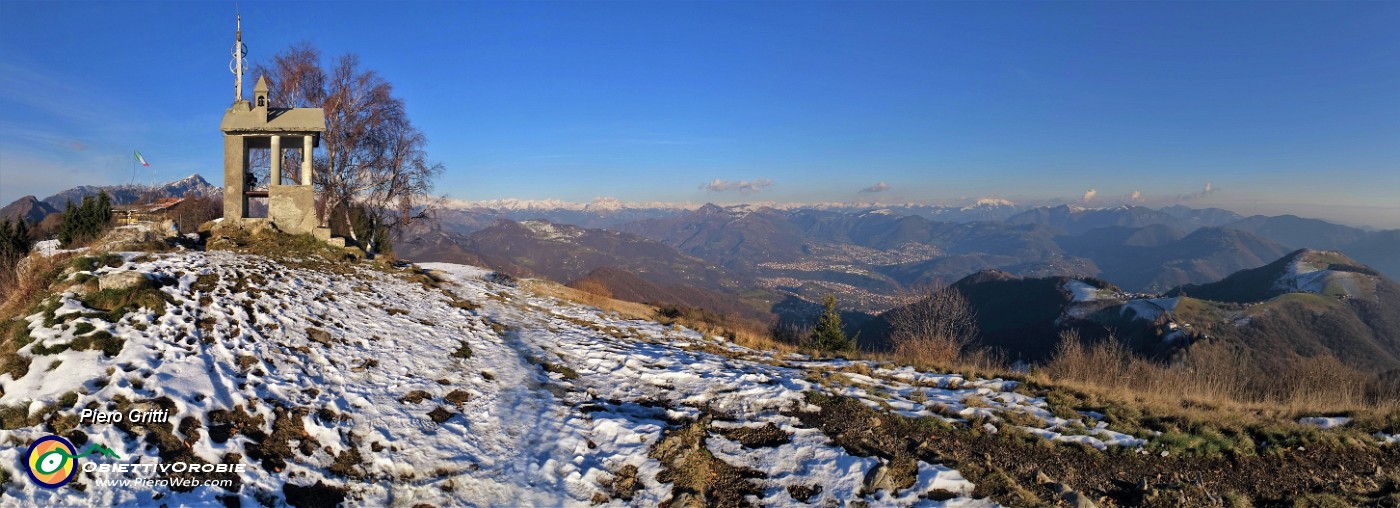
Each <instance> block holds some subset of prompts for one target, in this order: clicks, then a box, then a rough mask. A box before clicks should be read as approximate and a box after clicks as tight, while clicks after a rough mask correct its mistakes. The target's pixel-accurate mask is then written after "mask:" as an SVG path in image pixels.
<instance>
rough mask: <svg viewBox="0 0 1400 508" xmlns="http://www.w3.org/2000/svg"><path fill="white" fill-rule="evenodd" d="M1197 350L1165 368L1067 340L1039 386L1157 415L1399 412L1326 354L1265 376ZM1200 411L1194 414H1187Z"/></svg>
mask: <svg viewBox="0 0 1400 508" xmlns="http://www.w3.org/2000/svg"><path fill="white" fill-rule="evenodd" d="M1212 346H1216V345H1213V344H1198V345H1195V346H1193V347H1192V349H1191V351H1190V352H1189V353H1188V354H1187V355H1186V356H1185V358H1183V360H1182V361H1181V362H1180V363H1178V364H1175V365H1166V364H1162V363H1159V362H1155V361H1152V360H1148V359H1144V358H1142V357H1140V356H1136V355H1134V354H1132V352H1130V351H1129V350H1128V349H1127V347H1126V346H1124V345H1123V344H1122V343H1121V342H1119V341H1117V340H1115V339H1113V338H1112V337H1110V338H1109V340H1105V341H1100V342H1098V343H1095V344H1091V345H1086V344H1084V343H1083V341H1081V340H1080V339H1079V337H1078V335H1075V334H1072V333H1068V334H1065V335H1064V336H1063V337H1062V338H1061V340H1060V343H1059V345H1058V347H1057V349H1056V353H1055V355H1054V357H1053V358H1052V359H1051V360H1050V361H1049V362H1047V363H1046V364H1045V366H1044V367H1043V368H1042V369H1041V371H1040V373H1041V375H1039V376H1034V377H1035V378H1036V379H1038V380H1041V381H1047V382H1049V383H1052V384H1056V385H1063V386H1068V387H1072V388H1075V389H1079V390H1084V391H1089V392H1093V393H1096V394H1099V395H1102V396H1107V397H1109V398H1112V399H1117V400H1123V401H1131V402H1134V403H1137V404H1146V405H1148V406H1150V407H1153V408H1157V409H1165V408H1170V409H1173V410H1175V411H1181V410H1183V409H1191V408H1198V409H1206V410H1208V411H1211V412H1215V411H1219V410H1221V409H1228V410H1230V412H1235V413H1241V414H1248V415H1253V416H1255V417H1258V416H1264V417H1266V418H1274V419H1287V420H1292V419H1296V418H1297V417H1298V416H1302V415H1309V414H1341V413H1357V415H1358V416H1360V415H1362V414H1386V413H1389V412H1392V411H1396V410H1400V387H1397V386H1396V385H1395V383H1394V382H1393V381H1390V382H1388V381H1386V380H1384V379H1383V378H1382V377H1380V376H1378V375H1375V374H1369V373H1365V372H1361V371H1359V370H1356V369H1354V368H1352V367H1349V366H1347V365H1345V364H1343V363H1342V362H1340V361H1338V360H1337V359H1336V358H1334V357H1332V356H1330V355H1326V354H1323V355H1318V356H1314V357H1311V358H1303V359H1300V360H1296V361H1293V362H1291V364H1289V365H1288V366H1287V367H1285V368H1281V369H1271V370H1268V371H1266V370H1264V369H1261V368H1258V367H1255V366H1252V365H1251V364H1249V363H1248V362H1243V361H1240V360H1239V359H1237V358H1236V356H1235V355H1234V354H1232V351H1231V350H1229V349H1225V348H1223V347H1212ZM1190 412H1191V413H1197V414H1198V412H1197V411H1190Z"/></svg>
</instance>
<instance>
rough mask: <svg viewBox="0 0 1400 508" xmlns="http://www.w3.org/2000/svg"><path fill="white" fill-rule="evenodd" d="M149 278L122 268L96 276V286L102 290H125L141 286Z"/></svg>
mask: <svg viewBox="0 0 1400 508" xmlns="http://www.w3.org/2000/svg"><path fill="white" fill-rule="evenodd" d="M149 280H150V279H148V278H146V274H144V273H141V272H133V271H129V270H124V271H120V272H111V273H104V274H102V276H100V277H98V278H97V287H99V288H101V289H103V290H107V289H111V290H115V291H125V290H128V289H133V288H138V287H141V286H142V285H145V284H147V282H148V281H149Z"/></svg>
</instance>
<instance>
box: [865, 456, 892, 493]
mask: <svg viewBox="0 0 1400 508" xmlns="http://www.w3.org/2000/svg"><path fill="white" fill-rule="evenodd" d="M881 490H885V491H890V492H893V491H894V479H893V478H891V477H890V468H889V465H887V464H885V463H881V464H880V465H878V466H875V467H873V468H871V469H870V471H869V472H867V473H865V492H866V493H867V494H873V493H875V492H878V491H881Z"/></svg>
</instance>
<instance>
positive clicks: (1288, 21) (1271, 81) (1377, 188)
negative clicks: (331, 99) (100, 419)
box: [0, 0, 1400, 227]
mask: <svg viewBox="0 0 1400 508" xmlns="http://www.w3.org/2000/svg"><path fill="white" fill-rule="evenodd" d="M239 5H240V7H241V10H242V13H243V20H244V39H245V41H246V42H247V44H248V46H249V47H250V51H251V54H250V60H252V61H255V62H256V61H260V60H262V59H266V58H268V57H270V56H271V55H272V54H273V53H274V52H277V51H280V50H282V49H284V48H286V47H288V46H289V45H291V44H293V43H296V42H301V41H306V42H311V43H313V44H315V45H316V46H318V47H319V48H320V49H321V50H322V51H323V53H325V55H326V56H327V57H331V56H335V55H339V54H343V53H347V52H354V53H357V54H359V55H360V57H361V59H362V62H363V64H364V65H365V66H366V67H368V68H372V69H375V70H378V71H379V72H381V73H382V74H383V75H384V76H385V77H386V78H387V79H388V80H389V81H390V82H392V83H393V84H394V85H395V89H396V91H397V93H398V95H399V96H401V97H402V98H403V99H404V100H405V101H406V102H407V105H408V109H409V114H410V116H411V118H412V119H413V120H414V122H415V123H416V124H417V125H418V126H419V127H420V128H421V129H422V130H423V131H424V132H425V133H426V134H427V135H428V137H429V139H430V142H431V146H430V153H431V155H432V157H433V158H434V159H436V160H439V161H441V162H443V163H444V164H445V165H446V166H447V168H448V173H447V174H446V175H445V176H444V177H443V179H442V180H441V182H440V185H439V190H440V191H442V192H445V193H447V194H449V195H451V197H454V198H459V199H472V200H478V199H493V198H529V199H544V198H556V199H564V200H571V201H589V200H591V199H593V198H595V197H599V196H612V197H617V198H620V199H623V200H628V201H653V200H661V201H690V202H703V201H716V202H741V201H780V202H792V201H855V200H859V201H871V200H882V201H891V202H935V203H956V202H962V201H964V200H967V199H974V198H977V197H981V196H1000V197H1006V198H1011V199H1013V200H1017V201H1023V202H1055V201H1065V202H1077V203H1085V202H1087V203H1088V204H1090V205H1107V204H1116V203H1119V202H1124V201H1133V197H1132V196H1133V193H1134V192H1137V193H1139V197H1138V198H1137V200H1138V201H1139V202H1142V203H1145V204H1149V205H1163V204H1170V203H1177V202H1184V203H1187V204H1189V205H1193V206H1207V205H1210V206H1224V207H1227V208H1232V209H1236V210H1238V211H1241V212H1245V213H1253V212H1264V213H1287V212H1292V213H1298V214H1302V215H1308V216H1318V217H1324V218H1330V219H1333V220H1337V221H1341V222H1347V223H1353V224H1372V225H1376V226H1385V227H1400V197H1397V196H1400V31H1397V30H1396V29H1395V27H1397V26H1400V3H1394V2H1368V3H1342V2H1327V3H1323V2H1317V3H1281V2H1273V3H1248V2H1206V3H1188V2H1168V3H1143V2H1131V3H1123V2H1120V3H1093V2H1073V3H1052V2H1035V3H1007V2H996V3H951V2H853V3H840V2H752V3H744V2H699V3H685V2H648V3H630V2H567V3H537V2H530V3H523V2H511V3H467V2H449V3H430V2H398V3H385V2H373V3H371V2H351V3H341V2H312V3H298V2H288V1H279V2H256V1H242V2H240V3H239ZM232 38H233V2H88V3H75V2H23V1H13V0H6V1H3V2H0V202H9V201H10V200H13V199H15V198H18V197H19V196H21V195H24V194H36V195H39V196H40V197H41V198H42V197H44V196H46V195H48V194H51V193H53V192H55V191H58V190H61V189H64V188H67V187H71V186H73V185H78V184H108V183H124V182H127V181H130V180H132V178H133V177H132V172H131V169H132V168H131V163H130V159H131V151H132V149H139V150H141V151H142V153H143V154H144V155H145V156H146V158H147V159H148V160H149V161H150V162H151V164H152V169H154V170H155V171H156V179H157V180H162V181H164V180H170V179H174V178H179V177H182V176H185V175H188V174H190V173H195V172H198V173H201V174H203V175H205V176H206V177H208V178H211V179H214V183H215V184H219V181H218V178H219V175H220V173H221V169H220V165H221V164H222V154H221V150H222V146H221V144H220V143H221V142H220V134H219V132H218V128H217V126H218V121H219V118H220V117H221V116H222V114H223V110H224V108H226V107H227V106H228V104H229V103H230V102H231V100H232V95H233V91H232V87H233V85H232V83H233V78H232V75H231V74H230V73H229V72H228V70H227V64H228V61H229V49H230V46H231V44H232ZM249 88H251V86H249ZM150 178H151V175H150V173H147V172H143V173H141V174H138V175H137V176H136V179H137V180H138V181H149V180H150ZM741 182H742V183H741ZM881 182H883V185H877V184H879V183H881ZM1207 183H1210V185H1211V190H1212V192H1203V191H1204V189H1205V186H1206V184H1207ZM745 184H746V185H745ZM862 189H870V190H874V189H883V190H881V191H880V192H870V191H867V192H860V191H861V190H862ZM1091 189H1092V190H1093V192H1092V193H1091V192H1089V191H1090V190H1091ZM1086 198H1088V199H1087V201H1086Z"/></svg>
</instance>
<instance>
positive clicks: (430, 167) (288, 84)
mask: <svg viewBox="0 0 1400 508" xmlns="http://www.w3.org/2000/svg"><path fill="white" fill-rule="evenodd" d="M319 62H320V53H319V52H318V51H317V50H316V48H315V47H313V46H310V45H308V44H301V45H298V46H294V47H292V48H290V49H289V50H287V51H286V52H284V53H279V54H277V55H276V56H274V57H273V60H272V63H271V64H270V65H268V66H262V65H259V66H258V67H256V68H255V69H256V70H260V71H262V72H264V73H266V76H267V77H268V81H269V92H270V95H272V100H273V104H274V105H277V106H279V107H317V106H319V107H321V108H323V109H324V110H325V113H326V132H325V133H324V134H323V135H322V137H321V146H322V148H323V150H324V151H323V152H322V155H321V156H320V157H317V158H316V159H314V164H315V166H316V172H315V177H314V178H313V182H312V183H314V184H315V185H316V186H317V187H318V190H319V191H320V193H321V196H322V197H323V203H322V210H323V211H322V215H321V222H322V224H323V225H329V224H332V223H334V222H336V221H339V223H340V225H342V226H344V231H345V232H346V233H348V234H349V235H350V237H351V239H352V240H354V241H355V242H356V243H358V244H360V245H361V246H363V247H364V248H365V252H366V253H368V254H370V255H371V256H373V255H374V254H376V253H378V252H381V251H384V250H387V249H388V248H389V247H390V246H389V245H383V244H382V243H384V242H387V239H388V238H390V237H391V236H392V235H394V234H396V233H397V232H398V231H399V230H400V229H401V228H402V227H403V226H406V225H408V224H410V223H411V222H413V221H414V220H417V219H426V218H427V217H429V215H428V213H426V212H427V209H428V208H431V207H433V206H434V205H435V203H437V202H438V201H439V200H440V198H432V197H430V193H431V192H432V189H433V181H434V180H435V179H436V178H437V176H439V175H440V174H441V173H442V171H443V166H442V164H438V163H432V162H429V161H428V158H427V151H426V148H427V144H428V141H427V138H426V137H425V136H424V135H423V133H422V132H421V131H419V130H418V129H417V128H416V127H415V126H414V125H413V123H412V122H411V121H409V119H408V114H407V113H406V111H405V109H404V103H403V100H401V99H399V98H397V97H394V94H393V86H392V85H390V84H389V82H388V81H386V80H385V79H384V78H383V77H381V76H380V75H379V73H377V72H375V71H373V70H366V69H361V68H360V60H359V57H357V56H355V55H353V54H347V55H344V56H341V57H340V58H338V59H336V61H335V63H334V64H333V65H332V66H331V67H330V69H329V72H327V71H326V70H325V69H323V68H321V67H320V65H319ZM288 163H290V164H296V163H299V161H288ZM288 167H295V166H294V165H293V166H288ZM366 232H367V233H366ZM381 232H383V233H387V234H381Z"/></svg>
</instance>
